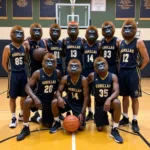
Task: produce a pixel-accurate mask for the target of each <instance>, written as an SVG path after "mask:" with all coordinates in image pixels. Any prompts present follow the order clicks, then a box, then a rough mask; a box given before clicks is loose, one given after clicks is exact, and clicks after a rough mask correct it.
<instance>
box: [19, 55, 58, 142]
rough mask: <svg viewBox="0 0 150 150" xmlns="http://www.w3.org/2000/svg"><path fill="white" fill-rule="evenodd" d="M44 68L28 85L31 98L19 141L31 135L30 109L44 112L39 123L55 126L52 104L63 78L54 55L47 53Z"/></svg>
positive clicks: (25, 110) (26, 106)
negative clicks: (35, 87)
mask: <svg viewBox="0 0 150 150" xmlns="http://www.w3.org/2000/svg"><path fill="white" fill-rule="evenodd" d="M42 66H43V68H41V69H39V70H37V71H35V72H34V73H33V74H32V76H31V78H30V80H29V82H28V83H27V85H26V92H27V94H28V95H29V97H28V98H27V99H26V101H25V104H24V110H23V111H24V115H23V126H24V127H23V129H22V131H21V133H20V134H19V135H18V136H17V140H18V141H21V140H23V139H24V138H25V137H26V136H28V135H29V134H30V129H29V122H28V121H29V116H30V109H31V110H32V111H35V110H36V109H40V110H42V118H40V117H39V118H37V120H38V119H39V120H38V122H41V123H42V124H43V126H46V127H49V128H50V127H51V126H52V124H53V114H52V111H51V102H52V101H53V99H55V92H56V90H57V88H58V82H59V81H60V78H61V73H60V71H59V70H56V66H57V61H56V58H55V56H54V55H53V54H51V53H47V54H46V55H45V56H44V58H43V62H42ZM36 84H38V89H37V91H36V93H34V92H33V90H32V87H34V86H35V85H36Z"/></svg>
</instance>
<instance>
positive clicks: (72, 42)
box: [62, 21, 85, 73]
mask: <svg viewBox="0 0 150 150" xmlns="http://www.w3.org/2000/svg"><path fill="white" fill-rule="evenodd" d="M67 32H68V36H69V37H67V38H65V39H63V40H62V42H63V51H64V54H65V66H66V70H67V66H68V64H69V61H70V60H71V59H78V60H79V61H80V62H81V64H82V65H83V43H84V41H85V40H84V39H82V38H80V37H78V34H79V27H78V23H77V22H74V21H72V22H69V24H68V29H67ZM66 73H67V72H66Z"/></svg>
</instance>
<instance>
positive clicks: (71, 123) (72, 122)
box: [63, 115, 80, 132]
mask: <svg viewBox="0 0 150 150" xmlns="http://www.w3.org/2000/svg"><path fill="white" fill-rule="evenodd" d="M63 126H64V128H65V130H66V131H68V132H75V131H77V130H78V128H79V126H80V121H79V119H78V118H77V117H76V116H74V115H69V116H67V117H66V118H65V119H64V122H63Z"/></svg>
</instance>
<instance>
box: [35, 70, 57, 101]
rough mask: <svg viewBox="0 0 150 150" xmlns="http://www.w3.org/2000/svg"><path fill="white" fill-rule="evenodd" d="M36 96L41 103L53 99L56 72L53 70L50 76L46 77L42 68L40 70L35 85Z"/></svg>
mask: <svg viewBox="0 0 150 150" xmlns="http://www.w3.org/2000/svg"><path fill="white" fill-rule="evenodd" d="M37 87H38V89H37V93H36V95H37V96H38V97H39V98H40V100H41V101H42V102H51V101H52V100H53V98H54V92H55V91H56V90H57V87H58V80H57V71H56V70H55V71H54V72H53V73H52V75H51V76H48V75H47V74H46V73H45V72H44V70H43V68H42V69H40V79H39V81H38V84H37Z"/></svg>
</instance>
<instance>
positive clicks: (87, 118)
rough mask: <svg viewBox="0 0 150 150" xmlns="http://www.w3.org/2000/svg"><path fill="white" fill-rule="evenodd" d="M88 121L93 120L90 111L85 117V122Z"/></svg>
mask: <svg viewBox="0 0 150 150" xmlns="http://www.w3.org/2000/svg"><path fill="white" fill-rule="evenodd" d="M89 120H93V113H92V112H91V111H89V113H88V115H87V117H86V121H89Z"/></svg>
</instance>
